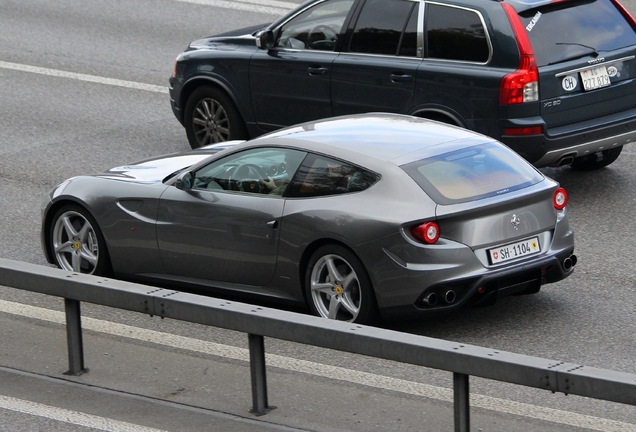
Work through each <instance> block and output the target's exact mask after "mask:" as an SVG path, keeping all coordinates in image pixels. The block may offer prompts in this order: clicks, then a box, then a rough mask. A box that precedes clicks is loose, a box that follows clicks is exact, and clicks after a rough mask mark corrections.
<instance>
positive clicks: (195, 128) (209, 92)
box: [184, 86, 247, 149]
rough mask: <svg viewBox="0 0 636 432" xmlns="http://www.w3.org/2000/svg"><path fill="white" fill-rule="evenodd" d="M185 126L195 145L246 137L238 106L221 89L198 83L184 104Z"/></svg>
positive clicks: (189, 139) (192, 144)
mask: <svg viewBox="0 0 636 432" xmlns="http://www.w3.org/2000/svg"><path fill="white" fill-rule="evenodd" d="M184 120H185V129H186V135H187V136H188V142H189V143H190V147H192V148H193V149H195V148H199V147H203V146H205V145H208V144H214V143H219V142H223V141H230V140H242V139H246V138H247V133H246V131H245V124H244V123H243V119H242V118H241V115H240V114H239V112H238V110H237V109H236V106H235V105H234V103H233V102H232V101H231V99H230V98H229V97H228V96H227V95H226V94H225V93H223V92H222V91H220V90H217V89H215V88H213V87H207V86H206V87H199V88H198V89H196V90H195V91H193V92H192V94H191V95H190V97H189V98H188V102H187V103H186V106H185V118H184Z"/></svg>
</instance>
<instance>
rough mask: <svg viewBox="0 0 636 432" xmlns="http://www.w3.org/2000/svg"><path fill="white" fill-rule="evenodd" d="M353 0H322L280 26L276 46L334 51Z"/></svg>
mask: <svg viewBox="0 0 636 432" xmlns="http://www.w3.org/2000/svg"><path fill="white" fill-rule="evenodd" d="M353 2H354V0H334V1H329V2H324V3H319V4H317V5H316V6H314V7H312V8H309V9H307V10H305V11H304V12H302V13H300V14H299V15H296V16H295V17H294V18H292V19H291V20H290V21H288V22H286V23H285V24H283V26H282V27H281V28H280V33H279V37H278V39H277V41H276V46H277V47H281V48H291V49H299V50H304V49H312V50H319V51H333V50H334V49H335V48H336V42H337V41H338V39H339V37H340V35H341V33H342V27H343V25H344V22H345V19H346V18H347V15H348V13H349V10H350V9H351V6H352V5H353Z"/></svg>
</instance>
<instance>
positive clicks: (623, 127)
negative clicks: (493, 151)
mask: <svg viewBox="0 0 636 432" xmlns="http://www.w3.org/2000/svg"><path fill="white" fill-rule="evenodd" d="M501 141H502V142H503V143H505V144H506V145H507V146H509V147H510V148H512V149H513V150H514V151H516V152H517V153H519V154H520V155H522V156H523V157H524V158H526V159H527V160H528V161H529V162H530V163H532V164H533V165H535V166H536V167H545V166H562V165H569V163H571V162H572V159H573V158H577V157H581V156H586V155H589V154H593V153H596V152H599V151H603V150H608V149H610V148H613V147H619V146H623V145H625V144H630V143H634V142H636V119H630V120H628V121H624V122H621V123H619V124H614V125H612V126H609V127H606V128H595V129H593V130H587V131H582V132H578V133H574V134H568V135H564V136H559V137H549V136H546V135H532V136H503V137H502V138H501Z"/></svg>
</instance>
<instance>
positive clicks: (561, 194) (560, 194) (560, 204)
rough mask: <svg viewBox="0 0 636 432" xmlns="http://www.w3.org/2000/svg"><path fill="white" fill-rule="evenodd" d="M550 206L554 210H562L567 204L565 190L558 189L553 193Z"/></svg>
mask: <svg viewBox="0 0 636 432" xmlns="http://www.w3.org/2000/svg"><path fill="white" fill-rule="evenodd" d="M552 204H553V205H554V208H555V209H557V210H563V208H564V207H565V206H566V205H567V204H568V193H567V192H566V191H565V189H563V188H558V189H557V190H555V191H554V196H553V197H552Z"/></svg>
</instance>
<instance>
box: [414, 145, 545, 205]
mask: <svg viewBox="0 0 636 432" xmlns="http://www.w3.org/2000/svg"><path fill="white" fill-rule="evenodd" d="M402 169H404V171H406V172H407V173H408V174H409V175H410V176H411V177H412V178H413V180H415V181H416V182H417V183H418V184H419V185H420V187H421V188H422V189H424V191H425V192H426V193H427V194H428V195H429V196H430V197H431V198H433V199H434V200H435V201H436V202H438V203H440V204H453V203H458V202H466V201H473V200H477V199H481V198H486V197H489V196H496V195H501V194H504V193H507V192H510V191H513V190H517V189H522V188H524V187H528V186H530V185H533V184H535V183H538V182H540V181H541V180H543V176H542V175H541V174H540V173H539V172H538V171H537V170H535V169H534V168H533V167H532V166H530V165H529V164H528V163H527V162H526V161H524V160H523V159H522V158H521V157H520V156H519V155H517V154H516V153H514V152H513V151H512V150H510V149H509V148H507V147H504V146H502V145H500V144H498V143H493V142H490V143H485V144H481V145H478V146H473V147H469V148H465V149H461V150H457V151H453V152H450V153H444V154H441V155H439V156H435V157H432V158H428V159H424V160H421V161H417V162H413V163H410V164H408V165H405V166H403V167H402Z"/></svg>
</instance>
